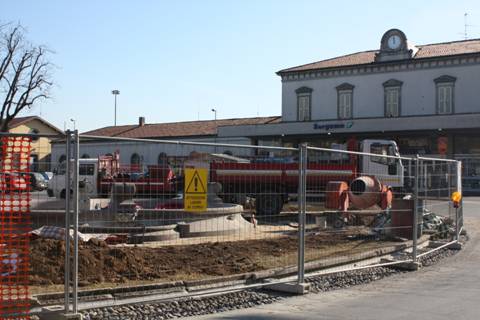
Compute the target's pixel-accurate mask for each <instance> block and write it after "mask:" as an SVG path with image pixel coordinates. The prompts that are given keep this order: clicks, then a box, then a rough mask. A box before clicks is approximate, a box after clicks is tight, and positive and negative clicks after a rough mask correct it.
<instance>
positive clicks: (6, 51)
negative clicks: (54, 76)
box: [0, 25, 52, 132]
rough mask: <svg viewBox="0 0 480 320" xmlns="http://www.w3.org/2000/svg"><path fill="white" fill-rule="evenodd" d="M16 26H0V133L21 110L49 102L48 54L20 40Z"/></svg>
mask: <svg viewBox="0 0 480 320" xmlns="http://www.w3.org/2000/svg"><path fill="white" fill-rule="evenodd" d="M24 34H25V32H24V29H23V28H22V27H21V26H20V25H17V26H14V27H11V26H10V25H2V26H0V107H1V111H0V132H7V131H8V126H9V123H10V122H11V121H12V119H14V118H15V117H16V116H17V115H18V114H19V113H20V112H21V111H22V110H24V109H25V108H31V107H32V106H33V105H34V104H35V103H36V102H38V101H40V100H42V99H47V98H49V89H50V87H51V86H52V82H51V81H50V70H51V67H52V64H51V63H50V62H49V61H48V54H49V53H50V52H49V51H48V50H47V49H46V48H45V47H43V46H35V45H33V44H31V43H30V42H28V41H27V40H26V39H25V36H24Z"/></svg>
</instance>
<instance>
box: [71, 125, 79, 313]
mask: <svg viewBox="0 0 480 320" xmlns="http://www.w3.org/2000/svg"><path fill="white" fill-rule="evenodd" d="M73 138H74V149H73V159H74V161H73V273H72V281H73V298H72V300H73V308H72V309H73V310H72V311H73V313H74V314H76V313H78V183H79V181H78V175H79V160H78V159H79V154H80V137H79V135H78V130H75V131H74V132H73Z"/></svg>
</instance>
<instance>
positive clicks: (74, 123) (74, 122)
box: [70, 118, 77, 131]
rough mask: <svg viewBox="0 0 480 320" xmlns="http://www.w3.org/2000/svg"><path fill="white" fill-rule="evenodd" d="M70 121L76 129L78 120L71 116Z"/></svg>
mask: <svg viewBox="0 0 480 320" xmlns="http://www.w3.org/2000/svg"><path fill="white" fill-rule="evenodd" d="M70 121H72V122H73V130H74V131H75V130H76V129H77V121H76V120H75V119H73V118H71V119H70Z"/></svg>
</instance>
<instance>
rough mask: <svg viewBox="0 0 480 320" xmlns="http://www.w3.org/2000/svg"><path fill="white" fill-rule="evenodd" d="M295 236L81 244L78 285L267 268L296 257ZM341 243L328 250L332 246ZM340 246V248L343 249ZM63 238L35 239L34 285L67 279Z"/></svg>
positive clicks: (314, 244)
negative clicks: (160, 244)
mask: <svg viewBox="0 0 480 320" xmlns="http://www.w3.org/2000/svg"><path fill="white" fill-rule="evenodd" d="M297 241H298V240H297V239H296V238H294V237H284V238H276V239H271V240H270V239H261V240H247V241H236V242H223V243H203V244H195V245H188V246H186V245H185V246H167V247H160V248H147V247H123V246H114V247H112V246H108V245H107V244H106V243H105V242H103V241H96V240H94V241H90V242H88V243H81V244H80V245H79V284H80V285H82V286H85V285H90V284H96V283H100V282H110V283H125V282H128V281H132V280H154V279H155V280H159V279H162V280H173V279H180V278H181V279H195V278H199V277H202V276H203V277H205V276H223V275H230V274H238V273H245V272H253V271H260V270H265V269H268V268H271V267H275V266H281V265H289V264H291V263H292V262H294V261H295V256H296V252H297V245H298V243H297ZM306 242H307V243H306V247H307V248H308V249H309V250H313V252H323V253H324V254H323V256H330V255H331V254H334V253H338V252H339V250H340V249H341V248H342V244H345V245H346V246H347V247H346V248H344V249H345V250H350V249H352V248H358V247H359V246H360V245H362V243H363V244H366V243H367V242H368V241H349V240H347V239H346V238H345V237H344V236H333V235H330V236H328V237H326V236H309V237H307V239H306ZM333 247H337V249H339V250H335V251H332V250H330V251H332V252H330V254H329V253H328V251H329V250H328V248H333ZM340 251H341V250H340ZM64 257H65V243H64V242H63V241H59V240H52V239H35V240H32V241H31V266H32V270H31V285H42V286H43V285H52V284H62V283H63V273H64Z"/></svg>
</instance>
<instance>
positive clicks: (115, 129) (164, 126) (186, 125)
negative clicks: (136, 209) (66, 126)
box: [52, 116, 280, 167]
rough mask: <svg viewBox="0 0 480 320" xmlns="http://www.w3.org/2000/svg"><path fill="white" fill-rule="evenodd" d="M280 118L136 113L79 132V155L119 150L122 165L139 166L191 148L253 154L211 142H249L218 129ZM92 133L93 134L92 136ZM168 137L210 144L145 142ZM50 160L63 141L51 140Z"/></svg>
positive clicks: (60, 156) (61, 156)
mask: <svg viewBox="0 0 480 320" xmlns="http://www.w3.org/2000/svg"><path fill="white" fill-rule="evenodd" d="M278 121H280V117H279V116H274V117H255V118H240V119H220V120H206V121H187V122H174V123H146V122H145V118H144V117H140V118H139V121H138V124H134V125H126V126H110V127H104V128H100V129H96V130H92V131H88V132H85V133H83V134H82V135H83V136H90V137H91V138H82V140H81V143H80V157H82V158H97V157H98V156H100V155H106V154H113V153H114V152H118V153H119V154H120V161H121V163H122V164H124V165H128V164H130V165H134V166H137V167H138V166H140V167H143V166H145V165H155V164H161V163H164V161H165V160H167V161H168V162H169V163H171V164H175V161H180V162H181V159H179V158H181V157H187V156H189V155H190V154H191V153H192V152H205V153H225V154H231V155H236V156H253V155H254V150H253V149H250V148H240V147H235V148H231V147H226V146H225V147H223V146H214V145H213V144H222V143H223V144H234V145H251V144H252V139H250V138H248V137H244V136H243V135H239V136H235V137H220V136H219V135H218V131H219V130H220V128H222V127H224V126H233V127H236V126H241V125H253V124H256V125H265V124H269V123H275V122H278ZM92 137H93V138H92ZM95 137H114V138H119V139H122V138H124V139H125V140H116V141H107V140H104V139H98V138H95ZM129 138H134V139H143V140H145V142H139V141H128V139H129ZM150 139H153V140H169V141H185V142H187V141H188V142H201V143H209V144H211V145H210V146H208V145H206V146H202V145H188V144H187V145H184V144H176V143H161V142H149V141H148V140H150ZM52 159H53V162H54V163H56V164H57V165H59V164H60V163H61V162H63V161H65V159H66V156H65V143H64V142H63V141H59V142H58V143H54V144H53V151H52Z"/></svg>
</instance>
